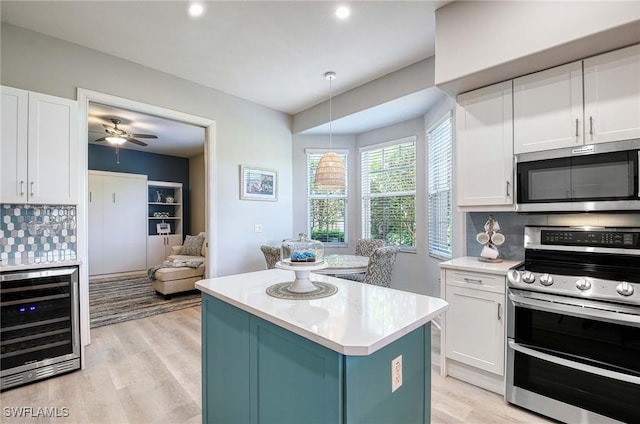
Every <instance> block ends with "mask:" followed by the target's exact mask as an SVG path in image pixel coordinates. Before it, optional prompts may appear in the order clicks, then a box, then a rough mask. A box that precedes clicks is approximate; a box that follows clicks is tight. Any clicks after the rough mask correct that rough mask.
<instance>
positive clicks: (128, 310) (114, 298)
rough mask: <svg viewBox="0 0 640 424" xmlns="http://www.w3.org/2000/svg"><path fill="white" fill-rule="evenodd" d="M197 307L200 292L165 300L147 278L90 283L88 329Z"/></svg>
mask: <svg viewBox="0 0 640 424" xmlns="http://www.w3.org/2000/svg"><path fill="white" fill-rule="evenodd" d="M199 304H200V292H195V291H194V292H186V293H176V294H174V295H173V296H172V297H171V298H170V299H165V298H164V296H162V295H159V294H157V293H156V292H155V290H153V283H152V282H151V280H150V279H148V278H146V277H140V278H131V279H125V280H115V281H114V280H98V281H91V282H89V316H90V322H91V328H96V327H102V326H104V325H110V324H116V323H119V322H124V321H131V320H134V319H140V318H145V317H148V316H152V315H158V314H163V313H165V312H171V311H177V310H178V309H184V308H190V307H191V306H196V305H199Z"/></svg>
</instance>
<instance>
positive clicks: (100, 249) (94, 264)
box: [88, 172, 105, 275]
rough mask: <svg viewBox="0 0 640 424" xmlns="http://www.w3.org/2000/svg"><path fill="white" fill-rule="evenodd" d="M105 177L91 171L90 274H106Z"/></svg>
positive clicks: (89, 207)
mask: <svg viewBox="0 0 640 424" xmlns="http://www.w3.org/2000/svg"><path fill="white" fill-rule="evenodd" d="M103 193H104V177H103V176H102V175H96V174H94V173H91V172H89V206H88V228H89V232H88V233H89V237H88V239H89V243H88V244H89V250H88V262H89V275H100V274H104V273H105V271H104V263H103V258H104V215H103V213H104V212H103V210H104V194H103Z"/></svg>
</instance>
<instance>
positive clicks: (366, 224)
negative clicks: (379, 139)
mask: <svg viewBox="0 0 640 424" xmlns="http://www.w3.org/2000/svg"><path fill="white" fill-rule="evenodd" d="M360 155H361V158H360V159H361V184H362V187H361V188H362V236H363V237H367V238H376V239H383V240H385V242H386V243H387V244H391V245H398V246H402V247H415V239H416V237H415V232H416V222H415V216H416V207H415V203H416V202H415V199H416V140H415V137H410V138H408V139H402V140H396V141H395V142H391V143H385V145H383V146H379V147H374V148H371V149H366V150H364V149H363V150H362V151H361V153H360Z"/></svg>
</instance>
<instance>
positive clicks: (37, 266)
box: [0, 260, 82, 272]
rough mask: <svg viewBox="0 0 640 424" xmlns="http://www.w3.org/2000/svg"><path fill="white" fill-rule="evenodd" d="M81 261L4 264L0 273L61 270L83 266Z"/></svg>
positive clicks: (0, 267)
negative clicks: (45, 269) (48, 269)
mask: <svg viewBox="0 0 640 424" xmlns="http://www.w3.org/2000/svg"><path fill="white" fill-rule="evenodd" d="M81 263H82V262H81V261H75V260H71V261H64V262H31V263H20V264H11V265H5V264H2V266H0V271H2V272H8V271H24V270H29V269H43V268H61V267H65V266H76V265H81Z"/></svg>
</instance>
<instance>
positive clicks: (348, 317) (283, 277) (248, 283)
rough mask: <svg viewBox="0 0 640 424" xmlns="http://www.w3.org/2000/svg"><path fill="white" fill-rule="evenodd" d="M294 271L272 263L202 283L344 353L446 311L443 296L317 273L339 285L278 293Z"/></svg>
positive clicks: (369, 349) (374, 345)
mask: <svg viewBox="0 0 640 424" xmlns="http://www.w3.org/2000/svg"><path fill="white" fill-rule="evenodd" d="M293 279H294V273H293V271H285V270H281V269H272V270H266V271H258V272H252V273H247V274H238V275H230V276H227V277H218V278H209V279H205V280H200V281H198V282H197V283H196V288H197V289H199V290H201V291H202V292H204V293H206V294H208V295H211V296H213V297H215V298H217V299H220V300H223V301H225V302H226V303H229V304H231V305H233V306H236V307H238V308H240V309H242V310H244V311H247V312H249V313H251V314H253V315H256V316H258V317H260V318H262V319H264V320H266V321H269V322H271V323H273V324H276V325H278V326H279V327H282V328H284V329H287V330H289V331H291V332H293V333H295V334H298V335H300V336H302V337H305V338H307V339H309V340H312V341H314V342H316V343H318V344H320V345H322V346H325V347H327V348H329V349H331V350H334V351H336V352H338V353H341V354H343V355H350V356H364V355H370V354H372V353H373V352H375V351H377V350H379V349H381V348H383V347H385V346H387V345H388V344H391V343H392V342H394V341H396V340H398V339H400V338H401V337H402V336H404V335H406V334H408V333H409V332H411V331H413V330H415V329H416V328H419V327H421V326H423V325H424V324H426V323H427V322H429V321H431V320H432V319H433V318H435V317H437V316H438V315H440V314H442V313H443V312H444V311H445V310H446V309H447V307H448V304H447V303H446V302H445V301H444V300H442V299H439V298H435V297H428V296H424V295H420V294H415V293H410V292H405V291H400V290H394V289H389V288H385V287H378V286H373V285H368V284H362V283H358V282H354V281H348V280H342V279H339V278H334V277H330V276H326V275H320V274H311V280H312V281H322V282H327V283H331V284H334V285H336V286H337V287H338V293H336V294H334V295H333V296H329V297H325V298H322V299H315V300H285V299H276V298H273V297H271V296H269V295H267V293H266V289H267V287H269V286H271V285H273V284H276V283H282V282H285V281H293Z"/></svg>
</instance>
